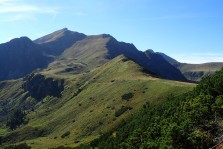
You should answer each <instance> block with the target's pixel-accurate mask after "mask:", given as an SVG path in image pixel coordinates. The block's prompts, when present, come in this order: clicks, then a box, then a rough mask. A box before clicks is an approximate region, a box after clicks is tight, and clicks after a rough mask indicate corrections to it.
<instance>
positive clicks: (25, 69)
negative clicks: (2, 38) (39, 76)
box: [0, 37, 52, 80]
mask: <svg viewBox="0 0 223 149" xmlns="http://www.w3.org/2000/svg"><path fill="white" fill-rule="evenodd" d="M41 49H42V48H41V47H40V46H39V45H37V44H34V43H33V42H32V41H31V40H30V39H29V38H27V37H21V38H16V39H13V40H11V41H9V42H7V43H4V44H0V68H1V69H0V80H10V79H17V78H20V77H23V76H24V75H27V74H29V73H31V72H32V71H33V70H36V69H37V68H44V67H46V66H47V64H48V63H49V62H51V61H52V58H50V57H48V56H46V55H44V54H43V53H42V52H41Z"/></svg>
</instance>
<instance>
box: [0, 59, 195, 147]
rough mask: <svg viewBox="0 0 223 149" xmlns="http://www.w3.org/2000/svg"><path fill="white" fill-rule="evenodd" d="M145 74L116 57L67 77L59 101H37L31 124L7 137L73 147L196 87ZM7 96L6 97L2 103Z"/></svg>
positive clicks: (139, 68) (49, 99)
mask: <svg viewBox="0 0 223 149" xmlns="http://www.w3.org/2000/svg"><path fill="white" fill-rule="evenodd" d="M144 71H145V70H144V69H142V67H140V66H139V65H138V64H136V63H135V62H133V61H131V60H129V59H127V58H126V57H124V56H119V57H117V58H115V59H113V60H112V61H110V62H108V63H106V64H104V65H103V66H101V67H99V68H96V69H94V70H92V71H91V72H89V73H85V74H81V75H73V76H72V75H68V76H67V78H66V79H65V83H64V91H63V92H62V97H58V98H56V97H49V96H48V97H46V98H44V99H43V100H42V101H40V102H38V103H37V104H36V105H35V106H34V108H33V111H30V112H29V114H28V117H29V123H28V124H26V125H24V126H22V127H20V128H18V129H17V130H16V131H14V132H11V134H10V133H9V134H8V138H10V139H12V140H16V142H21V141H25V142H27V143H28V144H29V145H31V146H32V147H33V148H48V147H54V146H59V145H65V146H76V145H79V144H80V143H84V142H89V141H91V140H92V139H94V138H96V137H98V136H99V135H100V134H103V133H104V132H107V131H109V130H111V129H112V128H114V127H115V126H117V125H118V124H119V123H120V122H121V121H122V120H123V119H126V118H127V117H129V116H131V114H134V113H135V112H137V110H138V109H139V108H140V107H142V106H143V105H144V104H145V103H146V102H150V103H151V104H156V103H157V102H159V101H161V100H162V99H163V98H164V97H166V96H168V95H170V94H174V95H179V94H181V93H184V92H187V91H189V90H191V89H192V88H193V87H194V85H193V84H189V83H182V82H177V81H168V80H163V79H159V78H156V77H153V76H151V75H149V74H146V73H145V72H144ZM147 72H148V71H147ZM46 77H51V75H49V76H46ZM57 78H61V76H60V75H58V76H57ZM10 94H11V95H13V93H10ZM6 96H8V93H6V94H5V95H3V97H2V98H4V97H6ZM29 98H30V99H33V98H31V97H29ZM18 99H19V98H18ZM18 102H19V101H18ZM68 132H69V133H68Z"/></svg>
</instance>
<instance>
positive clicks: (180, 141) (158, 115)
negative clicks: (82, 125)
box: [80, 69, 223, 149]
mask: <svg viewBox="0 0 223 149" xmlns="http://www.w3.org/2000/svg"><path fill="white" fill-rule="evenodd" d="M222 107H223V69H222V70H221V71H219V72H217V73H216V74H215V75H213V76H208V77H206V78H204V79H203V80H202V81H201V82H200V84H199V85H198V86H197V87H196V88H195V89H194V91H192V92H190V93H187V94H184V95H182V96H179V97H173V96H169V97H168V98H167V99H166V100H165V101H163V102H162V103H159V104H157V105H155V106H150V105H149V104H147V105H145V106H144V107H143V109H142V110H141V111H140V112H139V113H138V114H137V115H135V116H134V117H133V118H131V119H129V120H128V121H126V122H123V123H122V124H121V126H119V127H118V128H117V129H116V130H114V131H112V132H111V133H108V134H105V135H103V136H101V137H100V138H99V139H96V140H94V141H93V142H91V143H90V144H89V147H98V148H106V149H113V148H120V149H121V148H122V149H128V148H190V149H193V148H196V149H197V148H208V147H211V146H212V145H214V144H215V142H214V141H213V140H214V138H215V137H218V136H220V135H222V132H221V130H220V128H223V127H222V126H221V124H220V123H218V122H217V121H215V117H216V116H217V120H219V121H220V120H222V118H223V116H222V114H223V108H222ZM84 147H85V148H86V146H84ZM84 147H83V148H84ZM80 148H82V147H80Z"/></svg>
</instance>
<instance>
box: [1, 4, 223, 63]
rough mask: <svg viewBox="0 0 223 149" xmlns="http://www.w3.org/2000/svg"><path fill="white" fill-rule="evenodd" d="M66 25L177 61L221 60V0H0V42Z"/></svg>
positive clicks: (44, 33) (50, 30)
mask: <svg viewBox="0 0 223 149" xmlns="http://www.w3.org/2000/svg"><path fill="white" fill-rule="evenodd" d="M65 27H67V28H68V29H70V30H72V31H78V32H82V33H85V34H87V35H92V34H102V33H107V34H111V35H112V36H114V37H115V38H116V39H117V40H119V41H125V42H129V43H133V44H134V45H135V46H136V47H137V48H138V49H139V50H142V51H144V50H146V49H153V50H154V51H156V52H163V53H166V54H167V55H169V56H171V57H173V58H175V59H177V60H178V61H180V62H188V63H203V62H210V61H222V62H223V1H222V0H0V28H1V30H0V43H3V42H6V41H8V40H10V39H12V38H16V37H20V36H28V37H29V38H31V39H36V38H38V37H41V36H43V35H46V34H48V33H51V32H53V31H56V30H59V29H61V28H65Z"/></svg>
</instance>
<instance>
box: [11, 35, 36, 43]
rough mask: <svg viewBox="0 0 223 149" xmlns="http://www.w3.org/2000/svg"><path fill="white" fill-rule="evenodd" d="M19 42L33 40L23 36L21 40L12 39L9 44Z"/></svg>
mask: <svg viewBox="0 0 223 149" xmlns="http://www.w3.org/2000/svg"><path fill="white" fill-rule="evenodd" d="M17 41H26V42H32V40H31V39H29V38H28V37H26V36H22V37H20V38H14V39H11V40H10V41H9V42H17Z"/></svg>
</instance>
